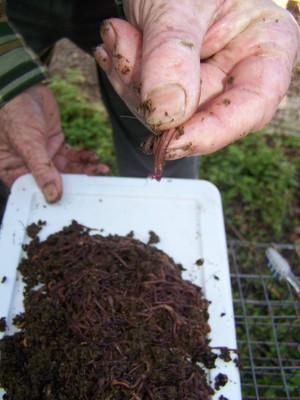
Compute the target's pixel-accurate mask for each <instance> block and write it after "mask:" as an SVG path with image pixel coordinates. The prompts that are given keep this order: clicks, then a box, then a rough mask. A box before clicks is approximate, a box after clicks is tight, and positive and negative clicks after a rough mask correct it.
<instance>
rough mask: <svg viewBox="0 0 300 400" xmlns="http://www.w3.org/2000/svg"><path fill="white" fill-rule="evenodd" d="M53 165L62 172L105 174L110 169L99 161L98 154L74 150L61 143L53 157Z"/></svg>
mask: <svg viewBox="0 0 300 400" xmlns="http://www.w3.org/2000/svg"><path fill="white" fill-rule="evenodd" d="M53 162H54V165H55V166H56V168H57V169H58V170H59V171H60V172H62V173H71V174H80V173H81V174H86V175H107V174H108V173H109V172H110V169H109V167H108V166H107V165H105V164H102V163H101V162H100V161H99V158H98V156H97V155H96V154H95V153H94V152H92V151H90V150H76V149H73V148H71V147H70V146H68V145H63V146H62V148H61V149H60V150H59V152H58V153H57V154H56V155H55V157H54V158H53Z"/></svg>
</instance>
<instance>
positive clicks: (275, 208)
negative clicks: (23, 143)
mask: <svg viewBox="0 0 300 400" xmlns="http://www.w3.org/2000/svg"><path fill="white" fill-rule="evenodd" d="M79 83H81V77H80V76H79V75H78V73H74V72H71V71H69V73H68V75H67V79H62V78H60V77H54V79H53V82H52V84H51V88H52V90H53V91H54V93H55V95H56V98H57V100H58V104H59V107H60V111H61V118H62V126H63V130H64V133H65V136H66V141H67V142H68V143H69V144H71V145H73V146H75V147H85V148H90V149H94V150H95V151H96V152H97V154H98V155H99V157H100V159H101V160H102V162H104V163H106V164H108V165H109V166H110V167H111V169H112V173H113V174H116V167H115V157H114V149H113V140H112V136H111V127H110V124H109V121H108V119H107V116H106V113H105V112H104V111H103V109H102V108H101V106H100V105H99V104H94V103H91V102H90V101H89V100H88V98H87V96H86V95H85V94H84V93H83V92H82V90H81V89H80V88H79V87H78V84H79ZM299 154H300V140H299V138H296V137H288V136H282V135H280V134H278V133H276V132H274V134H272V135H270V134H266V133H264V131H260V132H257V133H253V134H250V135H248V136H247V137H246V138H244V139H242V140H240V141H239V142H237V143H235V144H232V145H231V146H228V147H227V148H225V149H223V150H220V151H218V152H216V153H214V154H211V155H208V156H203V157H202V159H201V165H200V169H199V178H201V179H207V180H209V181H211V182H213V183H214V184H215V185H216V186H217V187H218V188H219V190H220V192H221V195H222V200H223V207H224V214H225V221H226V226H227V234H228V235H229V236H233V237H240V238H245V239H246V240H248V241H284V242H290V241H293V240H296V239H297V238H298V237H299V235H300V234H299V232H298V233H297V230H299V226H300V211H299V208H300V207H299V200H298V199H299V196H300V185H299V181H300V179H299V178H300V157H299ZM297 234H298V236H297Z"/></svg>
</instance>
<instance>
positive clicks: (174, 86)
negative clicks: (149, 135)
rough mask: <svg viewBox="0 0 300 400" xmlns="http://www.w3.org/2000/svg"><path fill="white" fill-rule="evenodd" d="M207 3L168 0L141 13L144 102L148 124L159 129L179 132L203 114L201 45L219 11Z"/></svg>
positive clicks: (139, 18)
mask: <svg viewBox="0 0 300 400" xmlns="http://www.w3.org/2000/svg"><path fill="white" fill-rule="evenodd" d="M130 3H131V5H132V8H134V6H135V4H137V2H134V1H131V2H130ZM206 3H207V4H205V7H203V5H202V2H199V1H196V0H194V1H189V2H186V1H180V2H165V1H163V0H162V1H156V2H145V5H144V7H143V8H142V9H138V10H137V12H139V15H137V13H136V16H135V17H136V19H137V20H139V21H142V22H140V29H142V30H143V55H142V60H143V62H142V72H141V80H142V85H141V100H142V105H144V114H145V118H146V121H147V123H148V124H149V125H152V126H155V128H156V129H159V130H164V129H168V128H171V127H175V126H178V125H179V124H181V123H183V122H185V121H187V120H188V119H189V118H190V117H191V116H192V115H193V114H194V112H195V111H196V109H197V106H198V103H199V97H200V50H201V44H202V40H203V36H204V34H205V32H206V30H207V28H208V26H209V24H210V23H211V18H212V16H213V14H214V12H215V10H216V8H217V4H216V3H217V2H216V1H211V2H206ZM136 8H137V6H136Z"/></svg>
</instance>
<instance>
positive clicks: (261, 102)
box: [166, 56, 290, 159]
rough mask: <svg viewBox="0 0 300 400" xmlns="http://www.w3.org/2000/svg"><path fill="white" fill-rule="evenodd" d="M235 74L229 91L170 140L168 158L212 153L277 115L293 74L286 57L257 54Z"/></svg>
mask: <svg viewBox="0 0 300 400" xmlns="http://www.w3.org/2000/svg"><path fill="white" fill-rule="evenodd" d="M254 71H255V73H254ZM232 76H233V77H234V80H233V81H231V80H230V81H229V83H228V84H227V87H226V89H225V92H224V93H223V94H221V95H219V96H217V97H216V98H215V99H214V100H213V101H212V102H211V103H209V104H208V105H207V106H206V107H204V108H201V111H199V112H198V113H196V114H195V115H194V116H193V117H192V118H191V119H190V120H189V121H188V122H187V123H186V124H185V125H184V127H183V131H184V134H183V135H181V136H178V137H177V138H176V139H175V140H173V141H172V142H171V143H170V145H169V147H168V154H167V155H166V158H167V159H175V158H181V157H185V156H191V155H199V154H208V153H212V152H214V151H216V150H218V149H220V148H222V147H224V146H226V145H228V144H230V143H232V142H234V141H236V140H238V139H239V138H241V137H242V136H244V135H246V134H247V133H249V132H251V131H257V130H259V129H260V128H261V127H262V126H264V125H265V124H266V123H267V122H269V121H270V119H271V118H272V116H273V115H274V113H275V111H276V109H277V107H278V104H279V102H280V101H281V99H282V97H283V95H284V93H285V91H286V89H287V87H288V84H289V77H290V73H289V72H288V71H286V64H285V62H284V61H283V60H282V59H276V58H274V57H270V58H267V57H266V58H260V57H257V56H253V57H250V58H249V59H246V60H244V61H243V62H241V63H240V64H239V65H238V66H237V67H236V68H235V69H234V70H233V71H232ZM278 76H281V79H278Z"/></svg>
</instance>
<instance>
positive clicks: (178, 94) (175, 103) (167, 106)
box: [143, 84, 186, 125]
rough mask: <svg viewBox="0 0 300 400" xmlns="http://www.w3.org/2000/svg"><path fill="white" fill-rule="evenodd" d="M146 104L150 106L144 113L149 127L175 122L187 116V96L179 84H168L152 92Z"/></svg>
mask: <svg viewBox="0 0 300 400" xmlns="http://www.w3.org/2000/svg"><path fill="white" fill-rule="evenodd" d="M146 102H148V104H149V105H150V106H149V107H148V108H147V109H146V108H145V109H144V110H143V111H144V116H145V119H146V122H147V123H148V124H149V125H161V124H165V123H168V122H173V121H176V120H178V119H179V118H182V117H183V116H184V114H185V103H186V94H185V91H184V89H183V88H182V87H181V86H180V85H177V84H168V85H165V86H160V87H158V88H156V89H154V90H152V91H151V92H150V93H149V95H148V98H147V100H146ZM146 102H145V103H146Z"/></svg>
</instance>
